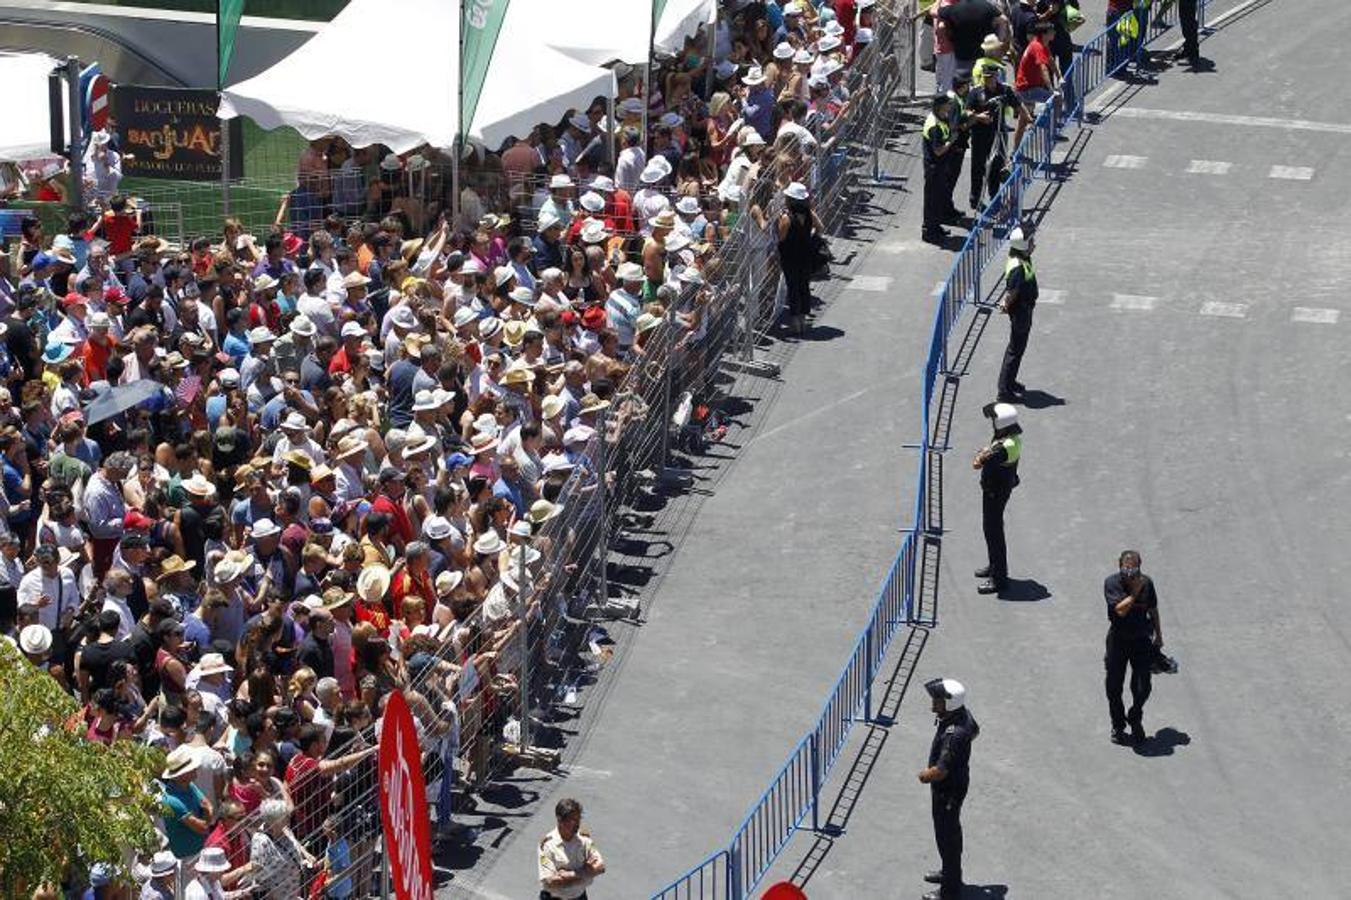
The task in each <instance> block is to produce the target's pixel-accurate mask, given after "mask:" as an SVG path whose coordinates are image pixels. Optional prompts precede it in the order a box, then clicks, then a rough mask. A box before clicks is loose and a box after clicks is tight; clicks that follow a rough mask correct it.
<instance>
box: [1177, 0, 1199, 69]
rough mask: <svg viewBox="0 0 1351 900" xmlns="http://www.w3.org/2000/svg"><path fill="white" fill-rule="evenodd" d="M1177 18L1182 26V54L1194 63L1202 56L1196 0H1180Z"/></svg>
mask: <svg viewBox="0 0 1351 900" xmlns="http://www.w3.org/2000/svg"><path fill="white" fill-rule="evenodd" d="M1177 18H1178V22H1179V24H1180V25H1181V26H1182V56H1183V57H1185V58H1186V59H1187V61H1188V62H1190V63H1191V64H1192V65H1195V64H1196V62H1197V60H1199V59H1200V58H1201V41H1200V36H1199V34H1198V30H1197V22H1196V0H1178V4H1177Z"/></svg>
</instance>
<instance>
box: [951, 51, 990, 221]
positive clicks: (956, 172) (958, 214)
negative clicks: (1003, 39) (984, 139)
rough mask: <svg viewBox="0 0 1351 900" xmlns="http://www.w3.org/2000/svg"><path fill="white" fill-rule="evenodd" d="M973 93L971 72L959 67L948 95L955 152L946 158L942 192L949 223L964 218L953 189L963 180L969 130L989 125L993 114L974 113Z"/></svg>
mask: <svg viewBox="0 0 1351 900" xmlns="http://www.w3.org/2000/svg"><path fill="white" fill-rule="evenodd" d="M970 94H971V72H970V71H969V70H966V69H960V70H958V71H957V72H955V73H954V74H953V76H952V90H950V91H948V97H949V99H951V100H952V105H951V106H949V107H948V127H949V128H951V129H952V135H953V144H952V152H951V153H949V154H947V155H946V156H945V157H944V158H943V164H944V166H945V167H946V171H947V178H948V184H947V188H946V189H945V190H944V191H943V221H944V222H946V223H947V224H949V225H958V224H961V221H962V211H961V210H960V209H958V208H957V205H956V204H955V203H953V202H952V192H953V191H955V190H956V189H957V182H959V181H961V180H962V162H963V160H965V159H966V146H967V144H968V143H969V142H970V137H969V134H968V133H969V132H970V131H971V129H972V128H974V127H976V126H978V125H988V124H989V123H990V117H989V116H988V115H985V114H983V113H978V112H973V111H972V110H971V109H970V108H969V107H968V106H967V98H968V97H969V96H970Z"/></svg>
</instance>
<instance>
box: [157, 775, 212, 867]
mask: <svg viewBox="0 0 1351 900" xmlns="http://www.w3.org/2000/svg"><path fill="white" fill-rule="evenodd" d="M160 785H161V787H162V790H161V791H160V795H159V799H160V805H161V806H162V807H164V809H163V817H164V836H165V837H166V838H168V839H169V849H170V850H172V851H173V854H174V856H176V857H178V858H179V859H187V858H188V857H189V856H196V855H197V854H198V853H201V852H202V845H203V844H205V843H206V835H204V834H198V833H197V832H195V831H193V830H192V829H191V828H189V827H188V826H187V825H184V824H183V819H184V818H186V817H188V816H196V817H199V818H201V817H203V812H204V807H203V804H204V803H205V801H206V798H205V797H204V796H203V795H202V792H201V790H199V789H198V787H197V785H195V784H192V783H191V782H189V783H188V784H187V786H182V785H177V784H174V783H173V782H167V783H166V782H160Z"/></svg>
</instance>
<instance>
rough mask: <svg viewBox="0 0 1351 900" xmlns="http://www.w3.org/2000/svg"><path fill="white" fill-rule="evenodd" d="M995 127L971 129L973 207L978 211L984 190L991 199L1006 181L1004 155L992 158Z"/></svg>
mask: <svg viewBox="0 0 1351 900" xmlns="http://www.w3.org/2000/svg"><path fill="white" fill-rule="evenodd" d="M994 139H995V131H994V129H993V128H975V129H972V131H971V207H972V208H973V209H975V210H976V211H977V212H979V211H980V209H981V206H982V202H981V201H982V192H985V194H984V196H988V197H990V198H991V199H993V198H994V195H995V194H997V193H999V187H1000V185H1002V184H1003V183H1004V167H1005V165H1006V164H1005V162H1004V157H1003V156H1002V155H996V156H995V158H994V159H990V150H991V148H993V147H994Z"/></svg>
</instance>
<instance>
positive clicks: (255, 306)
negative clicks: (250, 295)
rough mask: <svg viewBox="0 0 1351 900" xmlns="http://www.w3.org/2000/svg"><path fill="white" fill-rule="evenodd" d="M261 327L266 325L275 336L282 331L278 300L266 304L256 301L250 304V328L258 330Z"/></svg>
mask: <svg viewBox="0 0 1351 900" xmlns="http://www.w3.org/2000/svg"><path fill="white" fill-rule="evenodd" d="M260 325H266V326H267V327H268V328H269V329H271V330H272V333H273V334H276V333H277V332H278V331H279V330H280V329H281V307H280V306H278V305H277V301H276V300H268V301H267V302H265V303H259V302H258V301H257V300H254V301H253V302H252V303H250V304H249V327H251V328H257V327H259V326H260Z"/></svg>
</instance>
